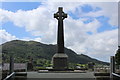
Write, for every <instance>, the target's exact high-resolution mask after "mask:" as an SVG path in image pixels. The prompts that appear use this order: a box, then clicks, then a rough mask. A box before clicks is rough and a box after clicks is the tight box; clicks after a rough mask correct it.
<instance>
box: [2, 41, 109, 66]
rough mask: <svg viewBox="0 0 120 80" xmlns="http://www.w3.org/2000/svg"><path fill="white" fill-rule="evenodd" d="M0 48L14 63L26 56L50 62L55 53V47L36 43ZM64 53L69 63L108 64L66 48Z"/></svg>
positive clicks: (19, 43)
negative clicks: (14, 60)
mask: <svg viewBox="0 0 120 80" xmlns="http://www.w3.org/2000/svg"><path fill="white" fill-rule="evenodd" d="M0 46H2V53H3V54H4V55H5V56H7V57H8V56H9V55H13V54H14V58H15V59H16V61H22V60H23V62H24V60H26V59H27V58H28V56H31V57H32V58H33V60H37V59H46V60H51V59H52V56H53V55H54V54H55V53H56V45H52V44H43V43H40V42H36V41H22V40H13V41H10V42H6V43H4V44H2V45H0ZM65 53H66V54H67V55H68V57H69V62H71V63H80V64H86V63H88V62H94V63H97V64H108V63H106V62H102V61H99V60H97V59H93V58H91V57H89V56H87V55H84V54H77V53H75V52H74V51H72V50H71V49H68V48H65Z"/></svg>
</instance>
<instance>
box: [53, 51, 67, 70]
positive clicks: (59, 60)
mask: <svg viewBox="0 0 120 80" xmlns="http://www.w3.org/2000/svg"><path fill="white" fill-rule="evenodd" d="M52 61H53V69H54V70H56V71H60V70H61V71H62V70H67V69H68V56H67V55H66V54H64V53H56V54H55V55H54V56H53V58H52Z"/></svg>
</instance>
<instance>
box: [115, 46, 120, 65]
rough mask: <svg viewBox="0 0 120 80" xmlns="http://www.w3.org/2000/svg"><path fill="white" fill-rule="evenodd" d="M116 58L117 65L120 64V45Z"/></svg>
mask: <svg viewBox="0 0 120 80" xmlns="http://www.w3.org/2000/svg"><path fill="white" fill-rule="evenodd" d="M115 60H116V63H117V65H120V46H118V50H117V52H116V54H115Z"/></svg>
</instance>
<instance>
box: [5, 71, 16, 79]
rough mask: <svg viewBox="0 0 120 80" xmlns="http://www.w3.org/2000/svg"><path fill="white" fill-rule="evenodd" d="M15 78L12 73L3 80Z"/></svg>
mask: <svg viewBox="0 0 120 80" xmlns="http://www.w3.org/2000/svg"><path fill="white" fill-rule="evenodd" d="M14 76H15V72H12V73H11V74H10V75H8V76H7V77H6V78H5V79H3V80H13V79H14Z"/></svg>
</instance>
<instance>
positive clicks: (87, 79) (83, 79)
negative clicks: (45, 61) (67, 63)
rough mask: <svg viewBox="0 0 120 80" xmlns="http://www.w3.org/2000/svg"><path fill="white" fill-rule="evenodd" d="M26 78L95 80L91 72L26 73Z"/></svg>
mask: <svg viewBox="0 0 120 80" xmlns="http://www.w3.org/2000/svg"><path fill="white" fill-rule="evenodd" d="M27 78H29V79H32V78H36V79H38V78H39V80H40V79H41V80H70V79H71V80H95V76H94V74H93V73H92V72H87V73H38V72H28V73H27Z"/></svg>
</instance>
